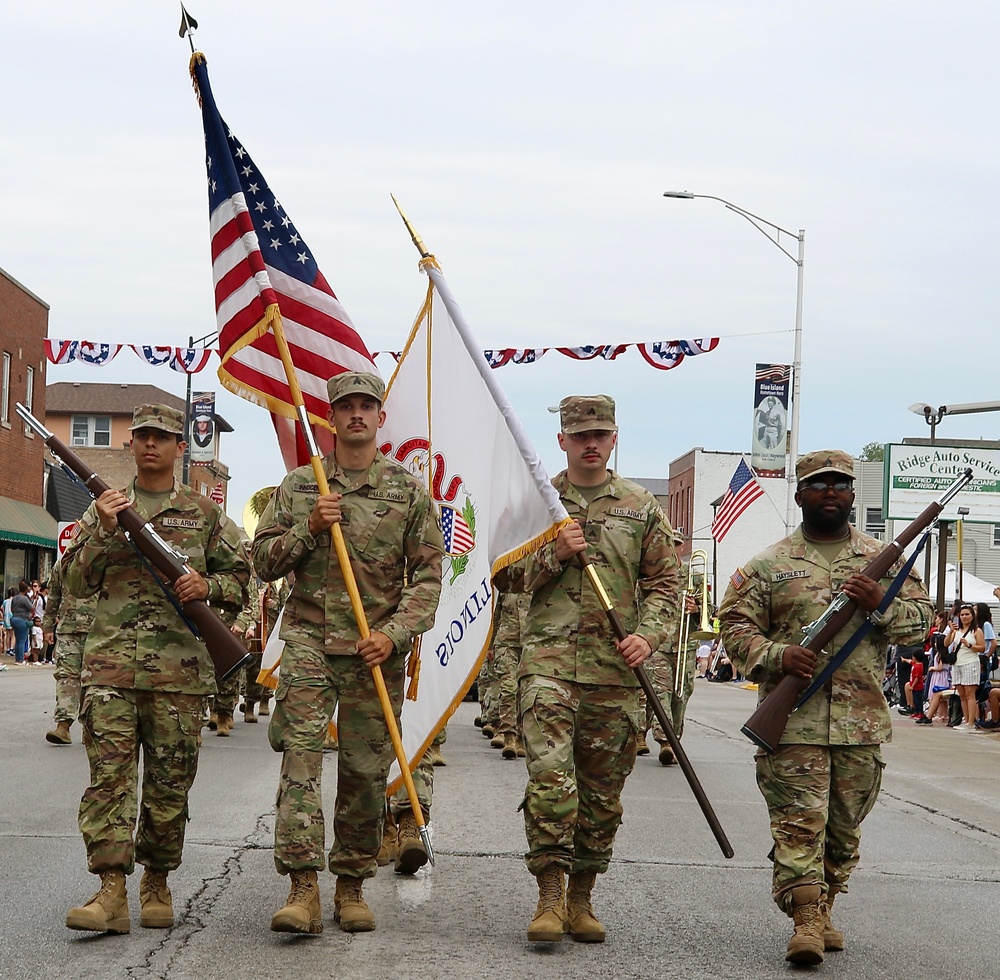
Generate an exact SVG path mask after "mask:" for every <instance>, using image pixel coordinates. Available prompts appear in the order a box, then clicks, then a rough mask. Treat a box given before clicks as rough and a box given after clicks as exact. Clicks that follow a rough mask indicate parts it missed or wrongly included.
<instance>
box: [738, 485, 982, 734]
mask: <svg viewBox="0 0 1000 980" xmlns="http://www.w3.org/2000/svg"><path fill="white" fill-rule="evenodd" d="M971 479H972V470H971V469H967V470H965V472H964V473H963V474H962V475H961V476H960V477H958V479H957V480H955V482H954V483H952V485H951V486H950V487H949V488H948V490H947V491H946V492H945V494H944V496H943V497H941V499H940V500H935V501H934V502H933V503H931V504H928V505H927V506H926V507H925V508H924V510H923V511H921V513H920V515H919V516H918V517H917V518H916V519H915V520H913V521H911V522H910V523H909V524H908V525H907V526H906V527H905V528H904V529H903V531H902V533H901V534H900V535H899V536H898V537H897V538H896V539H895V540H894V541H892V542H890V543H889V544H887V545H886V546H885V547H884V548H883V549H882V550H881V551H880V552H879V553H878V554H877V555H876V556H875V557H874V558H872V560H871V561H870V562H869V563H868V564H867V565H866V566H865V567H864V569H863V571H862V572H861V574H862V575H865V576H867V577H868V578H870V579H874V580H875V581H876V582H878V581H879V580H880V579H881V578H882V577H883V576H884V575H885V574H886V573H887V572H888V571H889V569H890V568H892V566H893V565H894V564H895V563H896V562H897V561H898V560H899V558H900V556H901V555H902V554H903V551H904V550H905V549H906V546H907V545H908V544H909V543H910V542H911V541H913V539H914V538H916V536H917V535H918V534H919V533H920V532H921V531H923V530H924V529H925V528H926V527H929V526H930V525H931V524H933V523H934V521H936V520H937V518H938V517H939V515H940V514H941V511H943V510H944V508H945V507H946V506H947V505H948V502H949V501H950V500H951V499H952V498H953V497H954V496H955V495H956V494H957V493H958V492H959V491H960V490H961V489H962V488H963V487H964V486H965V485H966V484H967V483H968V482H969V481H970V480H971ZM856 610H857V603H856V602H855V601H854V600H853V599H851V598H850V597H849V596H848V595H847V593H846V592H840V593H838V594H837V597H836V598H835V599H834V600H833V602H831V603H830V605H829V606H828V607H827V608H826V611H825V612H824V613H823V615H822V616H820V617H819V619H817V620H816V621H815V622H813V623H810V624H809V625H808V626H807V627H806V628H805V637H804V640H803V643H802V646H803V647H805V649H807V650H812V651H813V652H814V653H817V654H818V653H820V651H821V650H822V649H823V647H825V646H826V645H827V644H828V643H829V642H830V641H831V640H832V639H833V638H834V637H835V636H836V635H837V634H838V633H839V632H840V631H841V630H842V629H843V628H844V627H845V626H846V625H847V624H848V623H849V622H850V621H851V618H852V617H853V616H854V613H855V611H856ZM808 686H809V680H807V679H805V678H802V677H797V676H795V675H794V674H785V675H784V677H782V678H781V680H780V681H778V684H777V686H776V687H775V688H774V689H773V690H772V691H771V693H770V694H768V696H767V697H766V698H764V700H763V701H761V703H760V704H759V705H758V706H757V710H756V711H755V712H754V713H753V714H752V715H751V716H750V717H749V718H748V719H747V721H746V724H745V725H744V726H743V728H742V729H740V730H741V731H742V732H743V734H744V735H746V737H747V738H749V739H750V741H751V742H754V743H755V744H757V745H759V746H760V747H761V748H762V749H763V750H764V751H765V752H773V751H774V750H775V749H776V748H777V747H778V743H779V742H780V741H781V736H782V734H783V733H784V731H785V726H786V725H787V724H788V718H789V716H790V715H791V713H792V712H793V711H794V710H795V709H796V707H797V706H798V705H797V702H798V699H799V695H800V694H801V693H802V692H803V691H804V690H805V689H806V688H807V687H808Z"/></svg>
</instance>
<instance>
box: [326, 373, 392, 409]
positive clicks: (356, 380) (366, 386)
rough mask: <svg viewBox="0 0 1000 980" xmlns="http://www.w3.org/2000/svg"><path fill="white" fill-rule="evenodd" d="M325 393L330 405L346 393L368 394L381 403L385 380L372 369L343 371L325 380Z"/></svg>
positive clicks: (344, 396) (383, 395)
mask: <svg viewBox="0 0 1000 980" xmlns="http://www.w3.org/2000/svg"><path fill="white" fill-rule="evenodd" d="M326 393H327V395H329V397H330V404H331V405H332V404H333V403H334V402H338V401H340V399H341V398H346V397H347V396H348V395H370V396H371V397H372V398H376V399H378V401H379V403H381V402H384V401H385V382H384V381H383V380H382V379H381V378H380V377H379V376H378V375H377V374H375V373H374V372H373V371H344V373H343V374H335V375H334V376H333V377H332V378H330V380H329V381H327V383H326Z"/></svg>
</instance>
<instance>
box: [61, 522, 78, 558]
mask: <svg viewBox="0 0 1000 980" xmlns="http://www.w3.org/2000/svg"><path fill="white" fill-rule="evenodd" d="M77 526H78V525H77V522H76V521H69V522H68V523H66V522H63V521H60V522H59V533H58V535H57V536H56V551H58V552H59V557H60V558H62V556H63V555H64V554H65V553H66V548H67V547H68V546H69V543H70V541H72V540H73V535H74V534H76V529H77Z"/></svg>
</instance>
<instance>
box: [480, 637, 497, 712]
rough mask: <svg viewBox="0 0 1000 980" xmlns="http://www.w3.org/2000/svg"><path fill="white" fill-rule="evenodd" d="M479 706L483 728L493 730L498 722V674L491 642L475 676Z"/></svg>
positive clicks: (494, 651)
mask: <svg viewBox="0 0 1000 980" xmlns="http://www.w3.org/2000/svg"><path fill="white" fill-rule="evenodd" d="M476 688H477V690H478V691H479V707H480V715H481V716H482V720H483V726H482V727H484V728H492V729H494V730H496V729H497V727H498V726H499V724H500V675H499V674H498V673H497V670H496V650H495V647H494V646H493V645H492V644H491V645H490V648H489V650H487V652H486V656H485V657H483V664H482V666H481V667H480V668H479V674H478V676H477V678H476Z"/></svg>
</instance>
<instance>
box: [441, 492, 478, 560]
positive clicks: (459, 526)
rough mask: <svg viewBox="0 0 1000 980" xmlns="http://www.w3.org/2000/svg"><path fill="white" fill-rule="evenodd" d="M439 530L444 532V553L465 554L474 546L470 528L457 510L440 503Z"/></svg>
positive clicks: (474, 542)
mask: <svg viewBox="0 0 1000 980" xmlns="http://www.w3.org/2000/svg"><path fill="white" fill-rule="evenodd" d="M441 531H442V533H443V534H444V550H445V553H446V554H449V555H465V554H468V553H469V552H470V551H472V549H473V548H475V546H476V539H475V538H474V537H473V535H472V528H471V527H469V525H468V524H467V523H466V521H465V518H464V517H463V516H462V514H461V513H460V512H459V511H457V510H455V508H454V507H449V506H448V505H447V504H442V505H441Z"/></svg>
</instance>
